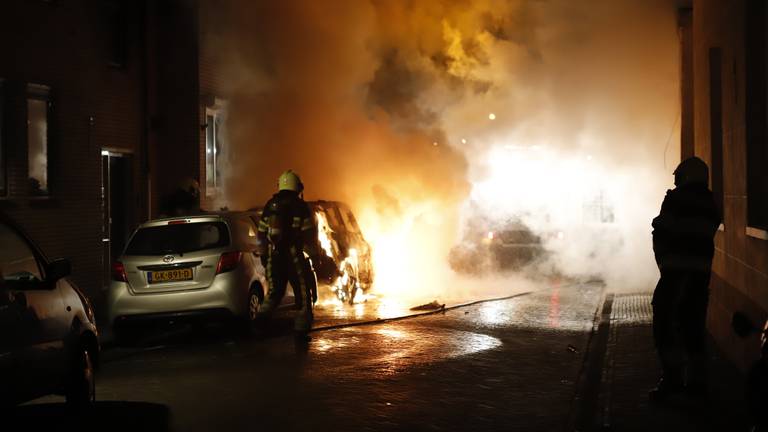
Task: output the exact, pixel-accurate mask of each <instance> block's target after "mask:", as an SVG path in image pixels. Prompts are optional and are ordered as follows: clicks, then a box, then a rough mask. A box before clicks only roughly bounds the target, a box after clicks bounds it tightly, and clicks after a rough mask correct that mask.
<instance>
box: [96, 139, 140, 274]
mask: <svg viewBox="0 0 768 432" xmlns="http://www.w3.org/2000/svg"><path fill="white" fill-rule="evenodd" d="M133 197H134V194H133V165H132V157H131V155H130V154H126V153H118V152H114V151H111V150H102V152H101V202H102V206H101V207H102V215H103V227H102V244H103V255H102V256H103V264H104V271H103V272H102V273H103V284H104V286H105V287H106V286H108V285H109V280H110V274H111V266H112V263H113V262H115V261H116V260H117V258H118V257H119V256H120V254H121V253H122V251H123V249H124V248H125V244H126V242H127V241H128V236H129V235H130V234H131V230H132V229H133V227H134V217H135V212H134V207H135V205H134V204H135V203H134V202H133Z"/></svg>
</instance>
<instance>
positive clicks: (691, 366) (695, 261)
mask: <svg viewBox="0 0 768 432" xmlns="http://www.w3.org/2000/svg"><path fill="white" fill-rule="evenodd" d="M674 175H675V188H674V189H673V190H670V191H667V195H666V196H665V197H664V202H663V203H662V205H661V211H660V212H659V215H658V216H657V217H656V218H654V219H653V223H652V226H653V252H654V255H655V258H656V263H657V265H658V267H659V271H660V273H661V277H660V278H659V282H658V284H657V285H656V289H655V290H654V292H653V301H652V305H653V336H654V341H655V344H656V349H657V351H658V355H659V358H660V360H661V366H662V378H661V380H660V381H659V384H658V386H657V387H656V388H655V389H654V390H652V391H651V393H650V396H651V399H652V400H654V401H657V402H658V401H662V400H663V399H664V398H666V397H667V396H669V395H670V394H673V393H678V392H682V391H684V390H687V391H688V392H689V393H691V394H696V395H704V394H705V392H706V369H707V367H706V366H707V347H706V343H707V341H706V318H707V304H708V301H709V279H710V273H711V267H712V258H713V256H714V250H715V249H714V236H715V233H716V231H717V228H718V226H719V225H720V220H721V219H720V212H719V210H718V208H717V205H716V203H715V200H714V197H713V195H712V192H711V191H710V190H709V188H708V183H709V168H708V167H707V164H706V163H705V162H704V161H702V160H701V159H699V158H697V157H691V158H688V159H686V160H684V161H682V162H681V163H680V165H679V166H678V167H677V169H676V170H675V172H674Z"/></svg>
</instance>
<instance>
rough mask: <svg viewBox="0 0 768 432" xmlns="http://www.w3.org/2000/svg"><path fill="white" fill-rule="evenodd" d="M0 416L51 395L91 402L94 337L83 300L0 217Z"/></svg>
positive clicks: (62, 264) (57, 265) (58, 264)
mask: <svg viewBox="0 0 768 432" xmlns="http://www.w3.org/2000/svg"><path fill="white" fill-rule="evenodd" d="M0 244H2V245H3V247H2V248H1V249H0V381H1V382H2V383H1V384H0V411H2V408H3V407H5V406H9V405H15V404H19V403H22V402H25V401H29V400H32V399H35V398H38V397H41V396H45V395H48V394H63V395H64V396H66V399H67V403H69V404H73V405H76V406H78V405H86V404H89V403H91V402H93V400H94V398H95V389H96V384H95V383H96V382H95V375H94V370H95V368H96V365H97V362H98V358H99V350H100V348H99V336H98V335H99V333H98V331H97V329H96V322H95V320H94V313H93V308H92V306H91V304H90V302H89V300H88V298H87V297H86V296H85V295H84V294H83V293H82V292H81V291H80V289H79V288H78V287H77V286H76V285H75V284H74V283H73V282H72V281H70V280H69V278H68V277H67V276H68V275H69V273H70V270H71V265H70V262H69V261H68V260H64V259H59V260H53V261H50V260H48V259H47V258H46V257H45V255H43V253H42V252H41V251H40V249H38V248H37V247H36V246H35V244H34V243H33V242H32V241H31V239H30V238H29V237H27V236H26V235H24V234H23V232H22V231H21V230H19V228H18V227H17V226H16V225H15V224H14V223H13V222H12V221H11V220H10V219H8V218H6V217H4V216H3V215H2V214H0Z"/></svg>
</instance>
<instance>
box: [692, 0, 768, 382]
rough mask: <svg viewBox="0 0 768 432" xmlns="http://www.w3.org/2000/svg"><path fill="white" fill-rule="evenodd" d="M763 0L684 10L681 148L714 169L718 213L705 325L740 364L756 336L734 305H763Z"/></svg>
mask: <svg viewBox="0 0 768 432" xmlns="http://www.w3.org/2000/svg"><path fill="white" fill-rule="evenodd" d="M766 13H767V7H766V3H765V2H764V1H763V0H733V1H728V2H723V1H719V0H694V1H693V2H692V4H691V5H690V8H685V9H681V10H680V16H679V18H680V20H679V22H680V36H681V37H680V40H681V54H682V55H681V60H682V61H681V64H682V86H681V89H682V98H681V99H682V110H681V112H682V119H683V121H682V134H681V136H682V156H683V157H687V156H690V155H694V154H695V155H697V156H699V157H701V158H702V159H704V160H705V161H707V163H709V165H710V169H711V179H710V180H711V188H712V191H713V192H714V193H715V197H716V200H717V201H718V203H719V204H720V206H721V208H722V211H723V226H722V227H721V230H720V231H719V232H718V233H717V235H716V238H715V248H716V251H715V259H714V262H713V275H712V282H711V294H710V295H711V297H710V307H709V314H708V328H709V330H710V333H711V334H712V335H713V336H714V337H715V340H716V341H717V343H718V344H719V345H720V346H721V347H722V348H723V350H724V351H725V352H726V353H727V354H728V356H729V357H730V358H731V359H732V360H733V361H735V362H736V363H737V364H739V365H740V366H742V367H746V366H747V365H748V364H750V363H751V362H752V361H754V360H755V359H756V358H757V356H758V350H759V344H758V343H757V342H756V341H755V340H749V341H743V340H740V339H739V338H737V337H736V336H735V335H734V333H733V330H732V329H731V326H730V320H731V316H732V315H733V312H734V311H737V310H741V311H744V312H746V313H748V314H749V315H751V317H752V318H753V319H754V320H755V321H757V320H764V319H765V318H766V314H767V313H768V92H767V89H768V85H767V84H768V83H767V80H768V75H767V74H766V70H767V69H766V62H767V60H768V51H766V47H767V46H768V44H766V41H767V40H768V33H767V31H768V25H767V24H768V15H767V14H766Z"/></svg>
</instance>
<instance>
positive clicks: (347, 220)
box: [339, 207, 360, 233]
mask: <svg viewBox="0 0 768 432" xmlns="http://www.w3.org/2000/svg"><path fill="white" fill-rule="evenodd" d="M339 212H340V213H341V219H342V220H343V221H344V225H346V227H347V231H349V232H351V233H356V232H360V228H359V227H358V226H357V221H356V220H355V216H354V215H353V214H352V212H351V211H350V210H349V209H347V208H343V207H341V208H339Z"/></svg>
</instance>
